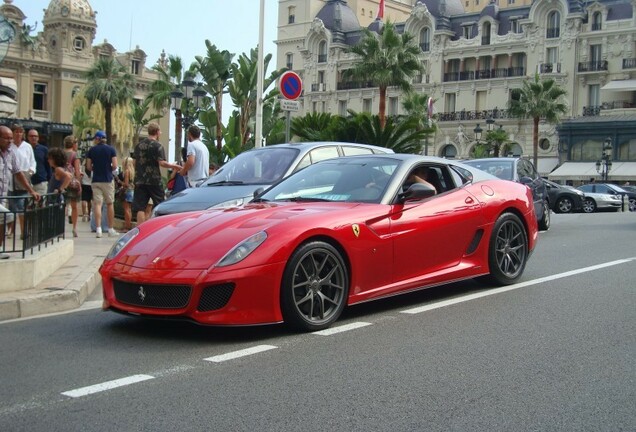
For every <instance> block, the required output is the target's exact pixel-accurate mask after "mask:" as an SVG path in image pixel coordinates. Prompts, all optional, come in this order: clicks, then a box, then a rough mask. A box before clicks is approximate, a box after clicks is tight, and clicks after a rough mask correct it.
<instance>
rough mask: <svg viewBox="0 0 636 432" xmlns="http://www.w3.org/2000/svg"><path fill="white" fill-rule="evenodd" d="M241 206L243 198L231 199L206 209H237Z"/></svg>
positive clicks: (243, 201) (243, 202)
mask: <svg viewBox="0 0 636 432" xmlns="http://www.w3.org/2000/svg"><path fill="white" fill-rule="evenodd" d="M243 204H245V198H233V199H231V200H227V201H223V202H222V203H218V204H214V205H213V206H211V207H208V209H213V208H229V207H238V206H242V205H243Z"/></svg>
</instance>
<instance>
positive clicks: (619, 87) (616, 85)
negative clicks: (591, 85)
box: [601, 79, 636, 92]
mask: <svg viewBox="0 0 636 432" xmlns="http://www.w3.org/2000/svg"><path fill="white" fill-rule="evenodd" d="M601 90H607V91H610V92H621V91H636V79H628V80H616V81H610V82H608V83H607V84H605V85H604V86H603V87H601Z"/></svg>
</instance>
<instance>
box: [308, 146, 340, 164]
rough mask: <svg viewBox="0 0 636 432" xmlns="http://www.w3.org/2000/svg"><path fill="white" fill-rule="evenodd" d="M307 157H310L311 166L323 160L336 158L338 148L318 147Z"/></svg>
mask: <svg viewBox="0 0 636 432" xmlns="http://www.w3.org/2000/svg"><path fill="white" fill-rule="evenodd" d="M309 156H310V157H311V163H312V164H315V163H316V162H320V161H321V160H325V159H332V158H337V157H338V156H339V155H338V148H337V147H336V146H330V147H320V148H317V149H314V150H312V151H310V152H309Z"/></svg>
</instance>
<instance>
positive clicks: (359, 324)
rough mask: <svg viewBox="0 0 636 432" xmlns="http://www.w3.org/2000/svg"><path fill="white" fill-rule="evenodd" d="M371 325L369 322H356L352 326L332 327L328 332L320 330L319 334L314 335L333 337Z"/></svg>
mask: <svg viewBox="0 0 636 432" xmlns="http://www.w3.org/2000/svg"><path fill="white" fill-rule="evenodd" d="M370 325H371V323H368V322H355V323H351V324H345V325H341V326H338V327H331V328H328V329H326V330H320V331H317V332H313V333H312V334H315V335H319V336H331V335H333V334H336V333H342V332H346V331H349V330H355V329H358V328H362V327H366V326H370Z"/></svg>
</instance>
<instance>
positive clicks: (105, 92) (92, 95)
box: [84, 58, 134, 144]
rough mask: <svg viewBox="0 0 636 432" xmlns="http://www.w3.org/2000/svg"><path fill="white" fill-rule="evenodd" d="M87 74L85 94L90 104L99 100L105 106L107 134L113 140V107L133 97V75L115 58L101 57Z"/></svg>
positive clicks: (123, 103)
mask: <svg viewBox="0 0 636 432" xmlns="http://www.w3.org/2000/svg"><path fill="white" fill-rule="evenodd" d="M85 76H86V87H85V89H84V95H85V96H86V99H87V100H88V103H89V104H90V105H92V104H94V103H95V102H99V103H100V104H101V105H102V107H103V108H104V123H105V124H106V136H108V138H109V139H111V140H112V137H113V135H112V131H113V108H114V107H116V106H118V105H125V104H126V103H128V101H130V100H131V99H132V97H133V88H134V86H133V82H134V80H133V77H132V75H130V74H129V73H128V72H126V69H125V68H124V66H122V65H121V64H120V63H119V62H118V61H117V60H116V59H114V58H100V59H99V60H97V61H96V62H95V63H94V64H93V66H92V67H91V68H90V69H89V70H88V71H87V72H86V75H85ZM112 144H115V143H114V142H113V143H112Z"/></svg>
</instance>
